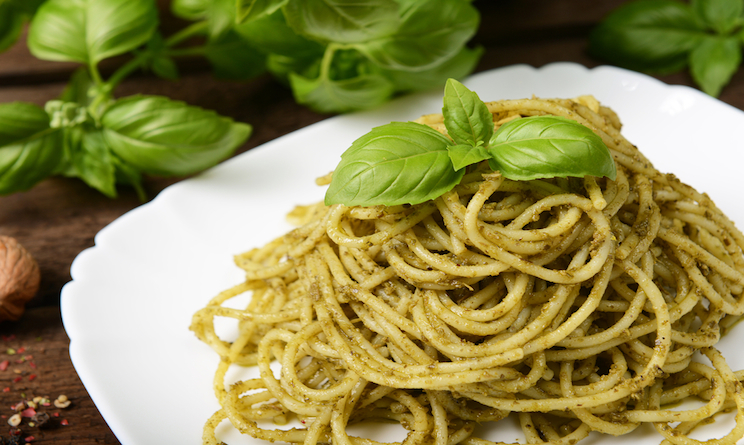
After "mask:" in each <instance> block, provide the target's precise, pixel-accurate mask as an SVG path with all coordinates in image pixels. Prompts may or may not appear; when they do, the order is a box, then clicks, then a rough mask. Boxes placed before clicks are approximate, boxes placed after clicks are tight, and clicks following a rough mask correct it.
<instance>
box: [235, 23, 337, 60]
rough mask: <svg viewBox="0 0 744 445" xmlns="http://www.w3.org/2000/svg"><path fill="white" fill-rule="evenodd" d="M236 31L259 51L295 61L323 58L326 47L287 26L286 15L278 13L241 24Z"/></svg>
mask: <svg viewBox="0 0 744 445" xmlns="http://www.w3.org/2000/svg"><path fill="white" fill-rule="evenodd" d="M235 31H236V32H237V33H238V34H240V35H241V36H242V37H243V38H244V39H246V40H247V41H248V42H250V43H251V45H253V46H254V47H256V48H258V49H259V50H261V51H263V52H266V53H271V54H279V55H283V56H287V57H291V58H294V59H306V58H309V57H314V58H320V57H322V56H323V51H324V47H323V46H322V45H320V44H319V43H318V42H314V41H312V40H308V39H306V38H304V37H302V36H300V35H298V34H297V33H295V32H294V31H293V30H292V28H290V27H289V25H287V22H286V20H285V19H284V14H282V12H281V11H278V12H276V13H274V14H271V15H267V16H264V17H262V18H259V19H255V20H252V21H250V22H246V23H241V24H239V25H237V26H236V27H235Z"/></svg>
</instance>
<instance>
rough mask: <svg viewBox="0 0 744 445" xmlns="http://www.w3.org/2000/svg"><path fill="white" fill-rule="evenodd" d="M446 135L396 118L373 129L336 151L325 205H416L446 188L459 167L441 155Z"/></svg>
mask: <svg viewBox="0 0 744 445" xmlns="http://www.w3.org/2000/svg"><path fill="white" fill-rule="evenodd" d="M448 144H449V139H447V138H446V137H445V136H443V135H442V134H440V133H438V132H437V131H435V130H432V129H431V128H429V127H427V126H425V125H421V124H417V123H413V122H399V123H392V124H387V125H383V126H381V127H377V128H374V129H373V130H372V131H371V132H370V133H368V134H366V135H365V136H363V137H362V138H360V139H358V140H357V141H355V142H354V144H352V146H351V147H350V148H349V149H348V150H347V151H346V152H345V153H344V154H343V155H342V157H341V162H340V163H339V165H338V167H337V168H336V170H335V171H334V173H333V179H332V180H331V184H330V186H329V188H328V191H327V192H326V195H325V202H326V204H328V205H330V204H338V203H341V204H344V205H347V206H353V205H362V206H370V205H398V204H418V203H421V202H424V201H427V200H429V199H433V198H436V197H438V196H440V195H441V194H443V193H444V192H446V191H448V190H451V189H452V188H453V187H454V186H455V185H456V184H457V183H458V182H459V181H460V179H461V178H462V176H463V174H464V171H463V170H460V171H455V169H453V168H452V163H451V162H450V160H449V156H448V155H447V145H448Z"/></svg>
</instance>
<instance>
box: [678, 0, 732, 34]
mask: <svg viewBox="0 0 744 445" xmlns="http://www.w3.org/2000/svg"><path fill="white" fill-rule="evenodd" d="M690 4H691V5H692V10H693V11H695V14H696V15H697V16H698V17H699V18H700V19H701V20H702V21H703V22H704V23H705V24H706V25H707V26H709V27H710V28H712V29H713V30H714V31H716V32H718V33H719V34H728V33H729V32H731V31H732V30H733V29H734V28H735V27H736V26H738V25H740V24H741V14H742V8H744V2H742V0H692V2H691V3H690Z"/></svg>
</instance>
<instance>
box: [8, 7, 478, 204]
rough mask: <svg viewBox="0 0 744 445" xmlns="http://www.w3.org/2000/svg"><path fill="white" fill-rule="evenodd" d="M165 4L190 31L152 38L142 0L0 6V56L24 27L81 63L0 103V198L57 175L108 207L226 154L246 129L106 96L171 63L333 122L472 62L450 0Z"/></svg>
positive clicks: (163, 73)
mask: <svg viewBox="0 0 744 445" xmlns="http://www.w3.org/2000/svg"><path fill="white" fill-rule="evenodd" d="M170 8H171V11H172V12H173V13H174V14H175V15H176V16H178V17H180V18H183V19H185V20H186V21H187V22H189V23H188V24H187V25H186V26H185V27H184V28H183V29H181V30H179V31H177V32H175V33H174V34H172V35H170V36H166V37H164V36H162V35H161V33H160V31H159V17H158V10H157V6H156V2H155V1H154V0H96V1H87V0H0V51H3V50H5V49H7V48H9V47H10V46H11V45H12V44H13V43H14V42H15V41H17V39H18V37H19V35H20V33H21V31H22V29H23V27H24V24H25V23H26V22H30V27H29V32H28V39H27V44H28V48H29V50H30V52H31V53H32V54H33V55H34V56H36V57H38V58H40V59H44V60H51V61H60V62H74V63H78V64H80V65H81V68H80V69H79V70H77V71H76V72H75V74H74V75H73V76H72V78H71V80H70V83H69V85H68V87H67V88H66V89H65V91H64V93H63V94H62V96H61V97H59V98H57V99H54V100H51V101H49V103H47V104H46V106H45V107H44V109H41V108H39V107H36V106H35V105H31V104H23V105H22V104H6V105H2V107H4V108H2V110H0V126H2V125H14V126H15V128H14V129H6V128H0V194H6V193H12V192H16V191H20V190H25V189H27V188H29V187H32V186H33V185H34V184H36V183H37V182H39V181H40V180H42V179H44V178H45V177H47V176H49V175H55V174H60V175H67V176H71V177H78V178H80V179H82V180H83V181H85V182H86V183H87V184H88V185H90V186H91V187H94V188H96V189H97V190H100V191H101V192H102V193H104V194H106V195H107V196H111V197H114V196H116V193H117V192H116V185H117V184H122V183H123V184H131V185H132V186H134V187H135V188H136V189H137V191H138V193H139V194H140V196H141V197H142V198H143V199H144V191H143V190H142V186H141V181H142V176H143V175H146V174H150V175H162V176H169V175H188V174H191V173H194V172H197V171H200V170H203V169H205V168H207V167H210V166H212V165H214V164H216V163H217V162H220V161H221V160H222V159H225V158H226V157H228V156H230V155H231V154H232V153H233V152H234V151H235V149H236V148H237V147H238V146H240V145H241V144H242V143H243V142H244V141H245V140H246V139H247V138H248V137H249V135H250V132H251V127H250V126H249V125H247V124H242V123H236V122H233V121H232V120H230V119H228V118H225V117H221V116H218V115H216V114H215V113H213V112H211V111H207V110H202V109H200V108H197V107H193V106H189V105H187V104H185V103H182V102H177V101H172V100H170V99H168V98H166V97H154V96H148V97H142V96H132V97H122V98H116V97H114V94H113V92H114V91H115V90H116V87H117V86H118V85H119V84H120V83H121V82H122V81H123V80H124V79H126V78H127V77H128V76H129V75H131V74H132V73H134V72H135V71H137V70H144V71H149V72H152V73H153V74H155V75H157V76H159V77H162V78H165V79H171V80H176V79H178V77H179V69H178V59H179V58H181V57H203V58H204V59H205V60H206V61H208V62H209V63H210V64H211V66H212V68H213V72H214V74H215V76H216V77H219V78H223V79H230V80H246V79H251V78H253V77H255V76H258V75H259V74H262V73H264V72H267V71H268V72H269V73H271V74H273V75H274V76H276V77H277V78H278V79H279V80H281V81H282V82H285V83H286V84H287V85H288V86H289V87H290V88H292V92H293V94H294V97H295V99H296V100H297V102H298V103H300V104H304V105H306V106H308V107H310V108H312V109H313V110H316V111H319V112H324V113H340V112H347V111H353V110H359V109H364V108H371V107H374V106H377V105H379V104H381V103H384V102H386V101H387V100H389V99H390V98H392V97H394V96H395V95H397V94H401V93H406V92H412V91H419V90H424V89H431V88H440V87H441V86H442V85H443V84H444V82H445V81H446V79H448V78H458V77H462V76H465V75H467V74H469V73H470V72H471V71H472V69H473V68H474V67H475V64H476V63H477V62H478V59H479V58H480V56H481V54H482V50H481V49H480V48H468V47H467V46H466V43H467V42H468V40H469V39H470V38H471V37H472V36H473V35H474V34H475V31H476V29H477V27H478V22H479V19H480V17H479V14H478V12H477V10H476V9H475V8H474V7H473V6H472V5H471V4H470V2H467V1H462V0H438V1H436V2H431V1H428V0H367V1H365V2H358V1H351V0H172V1H171V2H170ZM116 56H119V57H121V59H122V60H123V61H124V63H123V64H122V65H121V66H119V67H118V69H116V70H115V71H114V72H113V74H111V75H110V76H109V77H108V78H104V76H103V75H102V73H101V72H100V70H99V64H100V62H101V61H103V60H106V59H110V58H112V57H116ZM20 109H23V110H22V111H23V112H20V111H18V110H20ZM23 119H28V122H25V121H23ZM3 120H5V123H4V121H3ZM6 133H7V134H6Z"/></svg>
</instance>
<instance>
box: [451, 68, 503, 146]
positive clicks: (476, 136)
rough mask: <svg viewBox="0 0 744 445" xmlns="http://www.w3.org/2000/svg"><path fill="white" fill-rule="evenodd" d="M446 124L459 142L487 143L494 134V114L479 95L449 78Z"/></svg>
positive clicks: (452, 135)
mask: <svg viewBox="0 0 744 445" xmlns="http://www.w3.org/2000/svg"><path fill="white" fill-rule="evenodd" d="M442 114H443V115H444V126H445V127H446V128H447V133H448V134H449V136H450V137H451V138H452V139H453V140H454V141H455V143H457V144H470V145H471V146H474V145H476V144H477V143H478V142H481V143H485V142H488V140H489V139H491V135H493V115H492V114H491V112H490V111H488V107H487V106H486V104H484V103H483V101H482V100H480V98H479V97H478V95H477V94H476V93H474V92H472V91H470V90H469V89H468V88H467V87H466V86H465V85H463V84H461V83H460V82H458V81H456V80H454V79H449V80H447V84H446V85H445V87H444V107H443V108H442Z"/></svg>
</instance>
